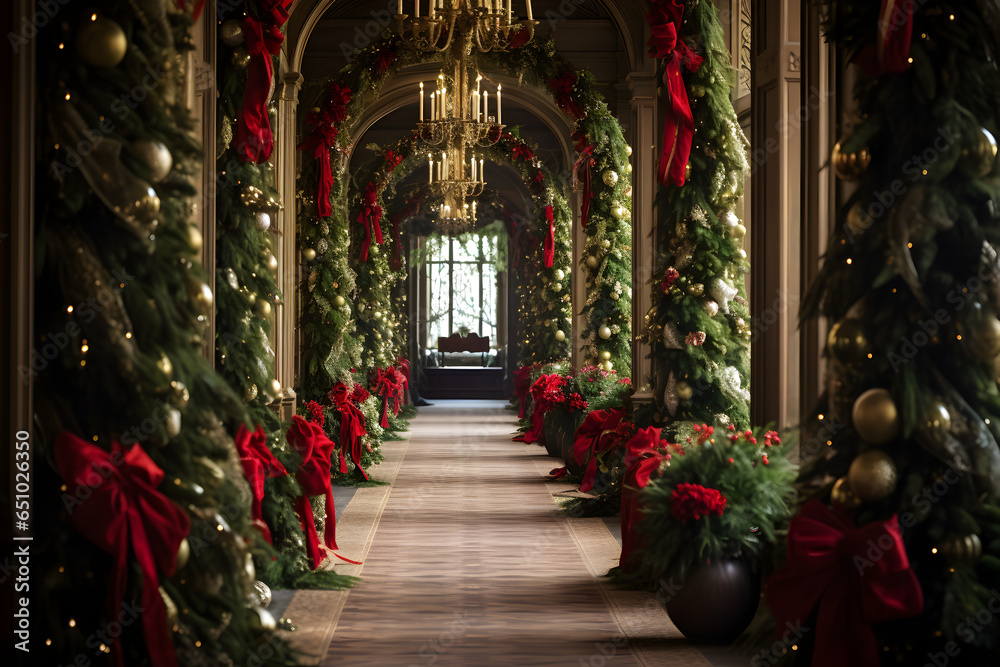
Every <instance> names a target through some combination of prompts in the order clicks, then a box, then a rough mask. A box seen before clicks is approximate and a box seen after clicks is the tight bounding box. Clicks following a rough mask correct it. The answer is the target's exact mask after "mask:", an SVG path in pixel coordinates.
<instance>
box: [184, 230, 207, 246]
mask: <svg viewBox="0 0 1000 667" xmlns="http://www.w3.org/2000/svg"><path fill="white" fill-rule="evenodd" d="M187 242H188V245H189V246H191V250H193V251H195V252H201V247H202V244H203V243H204V242H205V241H204V239H203V238H202V236H201V230H200V229H198V225H188V226H187Z"/></svg>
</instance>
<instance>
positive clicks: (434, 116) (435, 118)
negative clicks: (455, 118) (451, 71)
mask: <svg viewBox="0 0 1000 667" xmlns="http://www.w3.org/2000/svg"><path fill="white" fill-rule="evenodd" d="M436 112H437V107H435V106H434V93H431V120H437V114H436Z"/></svg>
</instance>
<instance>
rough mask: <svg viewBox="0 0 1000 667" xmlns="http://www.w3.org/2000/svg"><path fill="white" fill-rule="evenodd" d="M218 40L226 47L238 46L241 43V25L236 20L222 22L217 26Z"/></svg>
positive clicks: (242, 38)
mask: <svg viewBox="0 0 1000 667" xmlns="http://www.w3.org/2000/svg"><path fill="white" fill-rule="evenodd" d="M219 39H220V40H222V43H223V44H225V45H226V46H239V45H240V44H242V43H243V40H244V37H243V23H241V22H240V21H238V20H236V19H229V20H228V21H224V22H223V23H222V25H221V26H219Z"/></svg>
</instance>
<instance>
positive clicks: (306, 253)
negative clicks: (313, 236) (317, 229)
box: [302, 248, 316, 262]
mask: <svg viewBox="0 0 1000 667" xmlns="http://www.w3.org/2000/svg"><path fill="white" fill-rule="evenodd" d="M302 258H303V259H305V260H306V261H307V262H311V261H313V260H314V259H316V251H315V250H313V249H312V248H305V249H303V250H302Z"/></svg>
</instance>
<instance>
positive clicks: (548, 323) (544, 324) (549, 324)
mask: <svg viewBox="0 0 1000 667" xmlns="http://www.w3.org/2000/svg"><path fill="white" fill-rule="evenodd" d="M542 325H543V326H551V325H552V320H543V321H542Z"/></svg>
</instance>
